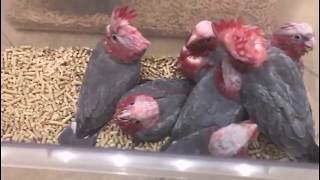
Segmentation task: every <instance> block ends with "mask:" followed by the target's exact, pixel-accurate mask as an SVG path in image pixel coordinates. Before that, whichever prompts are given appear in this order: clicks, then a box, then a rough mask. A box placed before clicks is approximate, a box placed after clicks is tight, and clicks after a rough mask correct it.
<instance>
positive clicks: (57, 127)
mask: <svg viewBox="0 0 320 180" xmlns="http://www.w3.org/2000/svg"><path fill="white" fill-rule="evenodd" d="M91 51H92V50H91V49H90V48H87V47H83V48H79V47H70V48H63V47H61V48H59V49H51V48H48V47H45V48H33V47H31V46H21V47H19V48H9V49H6V50H4V51H3V52H2V54H1V63H2V66H1V77H2V79H1V141H14V142H25V143H30V142H32V143H38V144H56V143H57V142H58V141H57V138H58V136H59V134H60V133H61V132H62V130H63V129H64V127H65V126H66V125H69V124H70V122H71V121H73V120H74V114H75V108H76V102H77V97H78V94H79V87H80V86H81V82H82V77H83V74H84V71H85V68H86V64H87V62H88V59H89V56H90V54H91ZM176 61H177V58H175V57H160V58H157V57H145V58H143V59H142V62H141V64H142V67H141V79H142V80H154V79H159V78H171V79H175V78H183V76H182V75H181V74H180V73H179V72H178V70H177V67H176V66H175V64H176ZM258 140H259V141H258V143H256V144H252V145H250V147H249V155H250V157H252V158H255V159H273V160H281V161H286V160H289V157H287V155H286V154H285V153H284V152H283V151H280V150H279V149H277V148H276V146H275V145H273V144H272V143H271V142H270V141H268V139H267V138H265V137H264V136H259V138H258ZM167 141H168V137H167V138H165V139H163V140H161V141H159V142H155V143H138V144H137V143H134V142H133V139H132V138H131V137H129V136H127V135H125V134H123V133H122V132H121V130H120V129H119V128H118V127H117V126H116V124H115V123H114V121H113V120H111V121H110V122H109V123H108V124H106V125H105V127H104V128H103V129H102V130H101V131H100V133H99V134H98V138H97V144H96V146H97V147H105V148H107V147H116V148H121V149H131V150H144V151H159V150H160V148H161V147H162V145H164V144H165V143H166V142H167Z"/></svg>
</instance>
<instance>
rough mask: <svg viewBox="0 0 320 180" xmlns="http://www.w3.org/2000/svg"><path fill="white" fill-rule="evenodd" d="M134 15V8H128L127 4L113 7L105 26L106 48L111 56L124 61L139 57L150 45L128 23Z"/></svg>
mask: <svg viewBox="0 0 320 180" xmlns="http://www.w3.org/2000/svg"><path fill="white" fill-rule="evenodd" d="M136 16H137V14H136V13H135V10H129V8H128V7H127V6H125V7H118V8H115V9H114V10H113V12H112V15H111V19H110V25H108V26H107V27H106V33H105V37H104V45H105V47H106V50H107V52H108V53H109V54H110V55H111V56H112V57H113V58H115V59H118V60H120V61H121V62H124V63H130V62H132V61H135V60H138V59H140V58H141V56H142V55H143V54H144V52H145V51H146V49H147V48H148V46H149V45H150V42H149V41H148V40H147V39H146V38H144V37H143V36H142V35H141V33H140V32H139V31H138V30H137V29H136V28H135V27H133V26H131V25H130V21H131V20H132V19H134V18H135V17H136Z"/></svg>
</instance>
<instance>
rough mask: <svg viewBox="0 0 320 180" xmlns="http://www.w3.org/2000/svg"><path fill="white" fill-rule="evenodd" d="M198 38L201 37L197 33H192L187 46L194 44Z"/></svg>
mask: <svg viewBox="0 0 320 180" xmlns="http://www.w3.org/2000/svg"><path fill="white" fill-rule="evenodd" d="M198 40H199V38H198V36H197V35H195V34H193V35H191V36H190V38H189V40H188V42H187V44H186V47H187V48H188V47H189V46H192V44H195V43H196V42H197V41H198Z"/></svg>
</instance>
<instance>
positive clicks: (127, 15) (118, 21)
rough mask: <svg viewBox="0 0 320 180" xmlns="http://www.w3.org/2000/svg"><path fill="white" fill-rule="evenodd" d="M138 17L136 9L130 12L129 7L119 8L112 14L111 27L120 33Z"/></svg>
mask: <svg viewBox="0 0 320 180" xmlns="http://www.w3.org/2000/svg"><path fill="white" fill-rule="evenodd" d="M136 16H137V14H136V12H135V10H134V9H132V10H129V8H128V6H124V7H118V8H116V9H114V10H113V12H112V15H111V27H112V28H113V30H114V31H118V29H119V28H120V27H121V26H124V25H128V24H129V23H130V21H131V20H132V19H134V18H135V17H136Z"/></svg>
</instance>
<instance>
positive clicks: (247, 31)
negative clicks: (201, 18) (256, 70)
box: [212, 20, 267, 67]
mask: <svg viewBox="0 0 320 180" xmlns="http://www.w3.org/2000/svg"><path fill="white" fill-rule="evenodd" d="M212 28H213V31H214V33H215V34H216V36H217V37H218V40H219V41H220V42H221V43H222V44H223V45H224V46H225V48H226V49H227V50H228V52H229V53H230V54H231V55H232V56H233V58H235V59H237V60H239V61H241V62H243V63H246V64H250V65H253V66H255V67H258V66H260V65H261V64H262V63H263V62H264V61H265V60H266V58H267V50H266V47H267V45H266V39H265V38H264V37H263V31H262V29H261V28H259V27H257V26H251V25H246V24H244V23H243V21H242V20H228V21H226V20H221V21H219V22H214V23H212Z"/></svg>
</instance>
